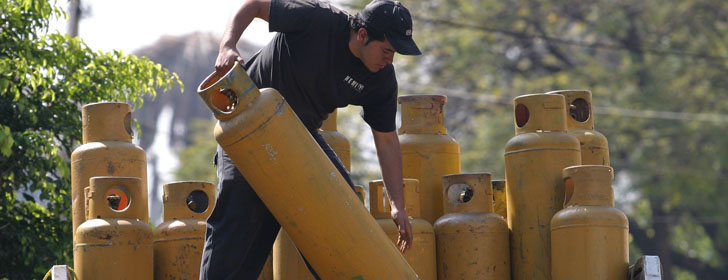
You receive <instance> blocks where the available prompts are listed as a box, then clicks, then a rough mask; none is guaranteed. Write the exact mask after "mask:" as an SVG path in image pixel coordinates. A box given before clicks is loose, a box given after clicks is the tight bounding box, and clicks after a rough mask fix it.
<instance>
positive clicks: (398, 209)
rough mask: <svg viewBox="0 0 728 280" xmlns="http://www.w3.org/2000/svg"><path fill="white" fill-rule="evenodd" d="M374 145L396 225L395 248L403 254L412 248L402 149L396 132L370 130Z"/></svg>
mask: <svg viewBox="0 0 728 280" xmlns="http://www.w3.org/2000/svg"><path fill="white" fill-rule="evenodd" d="M372 134H373V135H374V144H375V146H376V147H377V157H378V158H379V166H380V168H381V169H382V179H383V181H384V186H385V187H386V188H387V196H389V204H390V207H391V209H392V210H391V215H392V219H394V223H395V224H397V230H398V231H399V239H398V240H397V247H399V250H400V251H401V252H402V253H404V252H405V251H407V250H408V249H409V248H411V247H412V239H413V233H412V225H411V224H410V222H409V218H408V217H407V212H406V211H405V209H404V191H403V181H402V149H401V148H400V146H399V137H398V136H397V132H395V131H392V132H379V131H376V130H373V129H372Z"/></svg>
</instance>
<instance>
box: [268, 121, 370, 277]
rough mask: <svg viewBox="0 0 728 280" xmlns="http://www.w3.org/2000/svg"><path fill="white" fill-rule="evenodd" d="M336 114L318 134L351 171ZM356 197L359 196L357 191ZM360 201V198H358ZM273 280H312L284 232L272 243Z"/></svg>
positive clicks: (348, 156)
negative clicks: (338, 128)
mask: <svg viewBox="0 0 728 280" xmlns="http://www.w3.org/2000/svg"><path fill="white" fill-rule="evenodd" d="M336 112H337V110H334V111H333V112H332V113H331V114H329V116H328V118H326V120H325V121H324V122H323V124H322V125H321V128H320V129H319V134H321V136H322V137H324V140H326V143H327V144H329V146H331V149H333V150H334V153H336V156H337V157H338V158H339V160H341V163H342V164H344V167H346V170H351V152H350V145H349V140H347V139H346V136H344V135H343V134H341V133H340V132H339V131H337V130H336V116H337V113H336ZM357 195H359V192H358V190H357ZM360 199H362V198H361V197H360ZM273 278H274V279H276V280H285V279H314V277H313V274H311V272H310V271H309V270H308V267H307V266H306V263H305V262H304V261H303V258H302V257H301V254H300V253H299V252H298V248H297V247H296V244H294V243H293V241H292V240H291V238H290V237H289V236H288V234H287V233H286V231H285V230H281V231H280V232H278V236H277V237H276V241H275V243H273ZM261 280H262V279H261Z"/></svg>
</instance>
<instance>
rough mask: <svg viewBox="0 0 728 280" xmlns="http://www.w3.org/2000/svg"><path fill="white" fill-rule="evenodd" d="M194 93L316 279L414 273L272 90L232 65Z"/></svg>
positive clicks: (391, 276)
mask: <svg viewBox="0 0 728 280" xmlns="http://www.w3.org/2000/svg"><path fill="white" fill-rule="evenodd" d="M198 93H199V95H200V97H201V98H202V99H203V101H204V102H205V103H206V104H207V105H208V106H209V108H210V110H211V111H212V112H213V114H214V116H215V118H217V119H218V120H219V121H218V123H217V125H216V127H215V138H216V139H217V142H218V143H219V144H220V146H221V147H222V148H223V149H224V150H225V151H226V152H227V154H228V155H229V156H230V158H231V159H232V160H233V162H234V163H235V165H236V166H237V167H238V169H239V170H240V171H241V173H242V174H243V176H245V179H246V180H247V181H248V182H249V183H250V185H251V186H252V188H253V189H254V190H255V192H256V193H257V194H258V196H259V197H260V198H261V200H262V201H263V203H265V205H266V206H267V207H268V209H269V210H270V211H271V213H272V214H273V216H274V217H275V218H276V219H277V220H278V222H279V223H280V224H281V226H282V227H283V229H285V231H286V232H287V233H288V235H289V236H290V237H291V239H292V240H293V241H294V242H295V244H296V245H297V246H298V248H299V249H300V250H301V252H302V253H303V254H304V255H305V256H306V258H307V260H308V261H309V262H310V263H311V265H312V266H313V267H314V268H315V269H316V272H317V273H318V274H319V276H320V277H321V278H323V279H339V278H346V279H351V278H363V279H414V278H415V277H416V276H415V273H414V271H413V270H412V268H410V267H409V265H408V264H407V261H406V260H405V259H404V257H402V255H401V254H399V252H398V251H397V248H396V247H395V246H394V244H392V242H391V241H389V238H388V237H387V235H386V234H384V231H382V230H381V228H379V226H378V225H377V223H376V221H375V220H374V219H372V218H371V217H370V216H369V214H368V213H367V210H366V208H364V206H363V205H362V203H361V202H360V201H359V199H358V197H357V195H356V193H354V192H353V191H352V190H351V187H349V185H348V183H347V182H346V180H344V178H343V177H342V176H341V174H339V172H338V171H337V170H336V168H335V167H334V165H333V163H331V161H330V160H329V158H328V157H327V156H326V155H325V154H324V153H323V151H322V150H321V148H319V146H318V145H317V144H316V141H315V140H314V139H313V137H312V136H311V135H310V133H309V132H308V130H306V128H305V127H304V126H303V124H301V122H300V121H299V120H298V117H297V116H296V114H295V113H294V112H293V110H292V109H291V107H290V106H289V105H288V104H287V103H286V102H285V100H284V99H283V97H282V96H281V95H280V94H278V92H277V91H276V90H274V89H263V90H262V91H259V90H258V88H257V87H256V86H255V85H254V84H253V82H252V81H251V80H250V77H249V76H248V75H247V74H246V73H245V71H244V69H243V67H242V66H239V65H237V64H236V65H235V66H233V68H232V69H231V70H230V71H229V72H228V73H226V74H224V75H218V74H217V73H213V74H211V75H210V76H208V77H207V78H206V79H205V81H203V82H202V84H201V85H200V87H199V88H198ZM334 221H335V222H334ZM351 252H356V254H353V253H351ZM362 260H367V261H362ZM385 267H386V268H387V269H382V268H385Z"/></svg>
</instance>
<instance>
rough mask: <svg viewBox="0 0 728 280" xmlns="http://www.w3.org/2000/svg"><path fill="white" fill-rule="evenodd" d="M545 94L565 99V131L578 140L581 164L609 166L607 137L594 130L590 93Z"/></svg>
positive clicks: (567, 91)
mask: <svg viewBox="0 0 728 280" xmlns="http://www.w3.org/2000/svg"><path fill="white" fill-rule="evenodd" d="M547 94H561V95H563V96H564V98H566V105H567V106H566V110H565V111H566V115H567V117H566V130H567V131H568V132H569V134H571V135H574V136H575V137H576V139H579V144H580V145H581V164H583V165H607V166H609V143H607V137H605V136H604V134H601V133H600V132H599V131H596V130H594V110H593V107H592V92H591V91H589V90H557V91H551V92H547Z"/></svg>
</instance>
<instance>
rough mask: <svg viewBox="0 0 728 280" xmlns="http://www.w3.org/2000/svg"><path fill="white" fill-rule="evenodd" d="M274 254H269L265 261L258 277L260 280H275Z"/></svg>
mask: <svg viewBox="0 0 728 280" xmlns="http://www.w3.org/2000/svg"><path fill="white" fill-rule="evenodd" d="M281 232H282V231H281ZM273 279H274V278H273V252H272V251H271V253H270V254H268V258H267V259H266V260H265V264H264V265H263V269H262V270H261V271H260V274H259V275H258V280H273Z"/></svg>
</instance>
